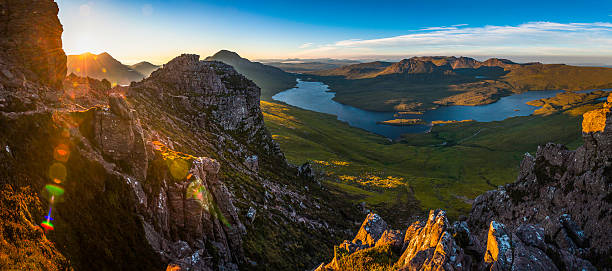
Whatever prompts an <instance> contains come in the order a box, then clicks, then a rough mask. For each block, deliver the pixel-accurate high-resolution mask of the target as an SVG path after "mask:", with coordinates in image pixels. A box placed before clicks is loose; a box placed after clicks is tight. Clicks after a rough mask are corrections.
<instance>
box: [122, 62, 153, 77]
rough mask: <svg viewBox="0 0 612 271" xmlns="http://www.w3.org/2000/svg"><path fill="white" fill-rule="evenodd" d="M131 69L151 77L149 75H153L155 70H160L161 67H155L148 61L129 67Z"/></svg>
mask: <svg viewBox="0 0 612 271" xmlns="http://www.w3.org/2000/svg"><path fill="white" fill-rule="evenodd" d="M128 67H129V68H130V69H132V70H135V71H137V72H139V73H140V74H142V75H144V76H145V77H149V75H151V73H152V72H154V71H155V70H157V69H159V66H157V65H153V64H151V63H149V62H147V61H142V62H139V63H136V64H134V65H130V66H128Z"/></svg>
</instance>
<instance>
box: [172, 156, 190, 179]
mask: <svg viewBox="0 0 612 271" xmlns="http://www.w3.org/2000/svg"><path fill="white" fill-rule="evenodd" d="M169 167H170V174H172V177H174V178H175V179H177V180H181V179H185V177H186V176H187V173H188V172H189V163H188V162H187V161H185V160H183V159H180V158H179V159H172V160H170V164H169Z"/></svg>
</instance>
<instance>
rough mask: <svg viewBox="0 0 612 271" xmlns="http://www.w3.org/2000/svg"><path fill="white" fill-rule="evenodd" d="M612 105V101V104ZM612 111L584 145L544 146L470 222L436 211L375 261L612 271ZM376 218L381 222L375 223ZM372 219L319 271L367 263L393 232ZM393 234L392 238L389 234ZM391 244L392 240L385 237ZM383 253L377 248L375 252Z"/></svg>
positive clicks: (592, 124) (587, 117) (589, 125)
mask: <svg viewBox="0 0 612 271" xmlns="http://www.w3.org/2000/svg"><path fill="white" fill-rule="evenodd" d="M610 100H612V96H610V98H608V101H610ZM609 109H610V103H609V102H608V103H604V105H603V109H598V110H595V111H591V112H588V113H585V114H584V122H583V139H584V145H583V146H581V147H579V148H578V149H576V150H575V151H570V150H568V149H567V148H565V147H564V146H562V145H558V144H552V143H549V144H547V145H545V146H540V147H539V148H538V150H537V152H536V155H535V156H532V155H529V154H526V155H525V158H524V160H523V161H522V162H521V166H520V172H519V176H518V179H517V181H516V182H514V183H511V184H508V185H505V186H501V187H500V188H499V189H498V190H493V191H489V192H486V193H484V194H483V195H480V196H478V197H477V198H476V200H475V202H474V204H473V206H472V211H471V213H470V215H469V216H468V217H467V220H462V221H456V222H455V223H453V224H452V226H450V224H449V222H448V220H447V218H446V216H445V215H444V212H443V211H440V210H435V211H433V210H432V211H430V213H429V218H428V219H427V220H426V221H416V222H414V223H413V224H412V225H411V226H410V227H408V228H407V229H406V231H405V237H404V239H403V245H402V246H401V256H400V257H399V259H395V258H393V257H392V255H389V257H382V258H378V261H369V262H368V265H367V266H368V268H373V267H376V268H378V267H381V266H382V268H383V269H385V270H386V269H391V270H597V269H601V270H609V268H610V266H612V257H611V256H610V255H612V249H611V248H612V236H611V235H610V229H612V212H611V210H612V200H610V198H611V196H610V195H611V194H612V191H611V188H612V181H611V180H612V114H610V112H609ZM375 218H376V219H375ZM375 221H382V219H380V218H379V217H378V216H377V215H372V214H370V215H368V217H367V218H366V220H365V221H364V223H363V225H362V227H361V229H360V230H359V233H358V234H357V237H356V238H355V239H354V240H353V241H352V242H348V241H345V242H344V243H343V244H342V245H340V246H339V247H338V248H337V251H340V252H341V253H335V255H334V258H333V260H332V262H331V263H329V264H327V265H325V264H323V265H320V266H319V267H318V270H342V268H341V267H342V266H343V265H342V263H346V262H351V263H356V262H357V263H361V262H363V261H364V259H362V258H363V257H365V256H364V255H362V254H363V253H361V254H360V251H364V250H370V251H372V250H376V247H379V243H381V244H383V243H384V244H392V245H393V246H396V245H397V243H395V242H394V241H386V242H380V241H379V242H376V241H378V240H379V239H380V240H382V239H383V238H381V236H386V233H387V232H388V231H389V230H388V229H387V227H386V224H383V223H381V222H377V223H374V222H375ZM383 232H385V234H383ZM385 238H387V237H385ZM374 243H375V244H376V245H373V244H374Z"/></svg>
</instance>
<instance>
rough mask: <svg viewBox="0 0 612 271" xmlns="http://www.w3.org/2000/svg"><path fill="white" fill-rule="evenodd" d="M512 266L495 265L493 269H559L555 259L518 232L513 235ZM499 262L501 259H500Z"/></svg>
mask: <svg viewBox="0 0 612 271" xmlns="http://www.w3.org/2000/svg"><path fill="white" fill-rule="evenodd" d="M524 237H525V236H524ZM510 253H512V263H511V264H512V266H511V267H510V266H507V265H504V266H503V267H505V268H506V269H503V268H501V267H502V265H495V264H494V266H493V267H498V266H499V267H500V268H497V269H496V268H493V267H492V268H491V270H494V269H496V270H542V271H546V270H551V271H554V270H558V269H557V267H556V266H555V264H554V263H553V261H552V260H551V259H550V258H549V257H548V256H547V255H546V253H545V252H543V251H542V250H540V249H539V248H536V247H532V246H528V245H526V244H524V243H523V242H522V239H520V238H519V237H517V235H516V234H513V235H512V251H511V252H510ZM498 262H499V261H498Z"/></svg>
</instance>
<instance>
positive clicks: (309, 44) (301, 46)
mask: <svg viewBox="0 0 612 271" xmlns="http://www.w3.org/2000/svg"><path fill="white" fill-rule="evenodd" d="M312 45H313V43H312V42H307V43H304V44H302V45H300V47H299V48H300V49H304V48H309V47H311V46H312Z"/></svg>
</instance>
